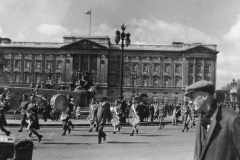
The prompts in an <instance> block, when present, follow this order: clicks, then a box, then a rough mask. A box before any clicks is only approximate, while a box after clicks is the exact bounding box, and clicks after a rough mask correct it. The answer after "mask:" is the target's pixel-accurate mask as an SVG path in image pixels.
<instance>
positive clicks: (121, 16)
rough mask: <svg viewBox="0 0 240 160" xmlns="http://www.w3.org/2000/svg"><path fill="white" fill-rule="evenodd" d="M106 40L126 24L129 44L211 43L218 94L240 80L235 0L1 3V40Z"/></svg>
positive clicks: (239, 5)
mask: <svg viewBox="0 0 240 160" xmlns="http://www.w3.org/2000/svg"><path fill="white" fill-rule="evenodd" d="M89 10H91V12H92V14H91V22H92V23H91V36H109V37H110V39H111V42H112V43H114V36H115V31H116V30H117V29H119V30H120V26H121V25H122V24H123V23H124V24H125V25H126V27H127V28H126V32H129V33H130V34H131V37H130V39H131V43H132V44H169V45H170V44H172V42H173V41H178V42H184V43H194V42H201V43H203V44H216V45H217V50H218V51H219V54H218V58H217V84H216V85H217V86H216V88H217V89H220V88H221V87H223V86H225V85H226V84H227V83H230V82H231V81H232V79H233V78H234V79H240V70H239V68H238V67H240V65H239V62H240V53H239V51H240V1H239V0H151V1H146V0H0V37H8V38H10V39H11V40H12V41H24V42H63V36H64V35H75V36H88V35H89V23H90V17H89V15H87V14H84V13H85V12H86V11H89Z"/></svg>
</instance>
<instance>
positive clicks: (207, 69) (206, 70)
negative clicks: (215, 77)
mask: <svg viewBox="0 0 240 160" xmlns="http://www.w3.org/2000/svg"><path fill="white" fill-rule="evenodd" d="M205 72H206V73H210V65H206V66H205Z"/></svg>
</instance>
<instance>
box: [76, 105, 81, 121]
mask: <svg viewBox="0 0 240 160" xmlns="http://www.w3.org/2000/svg"><path fill="white" fill-rule="evenodd" d="M80 111H81V107H80V106H78V107H77V109H76V112H75V116H76V119H78V118H79V116H80Z"/></svg>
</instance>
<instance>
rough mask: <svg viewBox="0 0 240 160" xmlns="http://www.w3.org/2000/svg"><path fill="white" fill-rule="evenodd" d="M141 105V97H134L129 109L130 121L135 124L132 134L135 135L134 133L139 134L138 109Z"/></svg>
mask: <svg viewBox="0 0 240 160" xmlns="http://www.w3.org/2000/svg"><path fill="white" fill-rule="evenodd" d="M139 105H140V104H139V97H134V98H133V100H132V105H131V107H130V109H129V123H130V124H131V125H132V126H133V131H132V133H131V134H130V136H133V134H134V133H136V135H137V134H138V132H139V129H138V127H139V125H140V117H139V116H138V114H137V111H136V109H137V108H138V106H139Z"/></svg>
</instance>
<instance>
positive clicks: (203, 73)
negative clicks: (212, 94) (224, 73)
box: [202, 58, 205, 80]
mask: <svg viewBox="0 0 240 160" xmlns="http://www.w3.org/2000/svg"><path fill="white" fill-rule="evenodd" d="M202 63H203V69H202V80H205V58H203V60H202Z"/></svg>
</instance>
